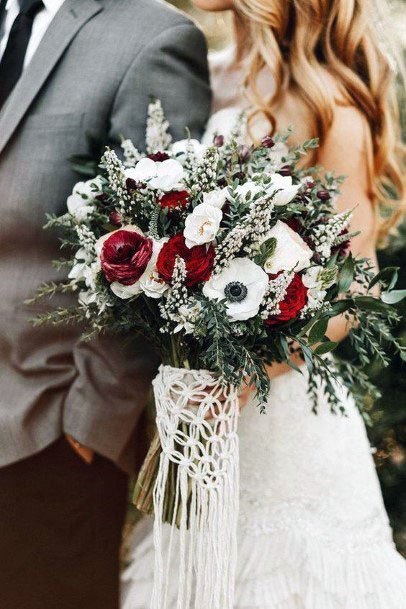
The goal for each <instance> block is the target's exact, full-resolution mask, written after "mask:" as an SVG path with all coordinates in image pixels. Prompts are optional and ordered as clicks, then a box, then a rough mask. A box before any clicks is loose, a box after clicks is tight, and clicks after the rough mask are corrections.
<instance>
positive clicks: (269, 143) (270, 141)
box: [261, 135, 275, 148]
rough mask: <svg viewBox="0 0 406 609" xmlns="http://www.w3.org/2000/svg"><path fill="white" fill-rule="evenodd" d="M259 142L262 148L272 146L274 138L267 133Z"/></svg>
mask: <svg viewBox="0 0 406 609" xmlns="http://www.w3.org/2000/svg"><path fill="white" fill-rule="evenodd" d="M261 144H262V147H263V148H273V147H274V146H275V140H274V139H273V138H272V137H271V136H270V135H267V136H265V137H264V138H263V140H262V142H261Z"/></svg>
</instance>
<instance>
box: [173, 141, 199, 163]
mask: <svg viewBox="0 0 406 609" xmlns="http://www.w3.org/2000/svg"><path fill="white" fill-rule="evenodd" d="M189 150H191V152H192V153H193V155H194V157H195V159H196V160H197V161H200V160H201V159H202V157H203V155H204V153H205V152H206V150H207V146H204V145H203V144H201V143H200V142H199V141H198V140H193V139H191V140H179V141H178V142H175V143H174V144H173V146H172V154H173V155H174V156H175V157H176V160H177V161H179V162H180V163H182V164H183V163H184V162H185V160H186V157H187V153H188V152H189Z"/></svg>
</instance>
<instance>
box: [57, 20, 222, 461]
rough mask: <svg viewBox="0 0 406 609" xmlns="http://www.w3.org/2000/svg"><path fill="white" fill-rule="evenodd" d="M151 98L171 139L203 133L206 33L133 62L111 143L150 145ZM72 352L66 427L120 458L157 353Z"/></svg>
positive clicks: (158, 45)
mask: <svg viewBox="0 0 406 609" xmlns="http://www.w3.org/2000/svg"><path fill="white" fill-rule="evenodd" d="M151 96H154V97H156V98H158V99H160V100H161V101H162V104H163V107H164V111H165V114H166V117H167V119H168V120H169V121H170V124H171V131H172V135H173V136H174V138H176V139H181V138H183V137H185V127H186V126H187V127H188V128H189V129H190V131H191V133H192V135H193V136H194V137H200V136H201V135H202V133H203V131H204V128H205V125H206V121H207V119H208V116H209V113H210V104H211V94H210V86H209V79H208V69H207V50H206V43H205V41H204V37H203V35H202V33H201V32H200V31H199V30H198V29H197V28H196V27H195V26H193V25H192V24H190V23H189V22H185V23H182V24H180V25H177V26H174V27H172V28H169V29H168V30H166V31H165V32H163V33H162V34H161V35H160V36H158V37H156V38H154V40H153V41H151V42H150V43H149V44H148V45H147V46H146V47H145V48H144V49H143V50H142V51H141V52H140V53H139V54H138V55H137V56H136V57H135V58H134V60H133V61H132V63H131V65H130V66H129V68H128V69H127V71H126V73H125V75H124V77H123V79H122V81H121V84H120V86H119V88H118V91H117V94H116V96H115V100H114V104H113V107H112V112H111V116H110V129H109V139H110V141H111V143H113V144H115V145H117V144H118V142H119V141H120V136H121V135H122V136H124V137H125V138H130V139H132V140H133V142H134V144H135V145H136V146H137V147H138V148H140V149H143V148H144V147H145V125H146V116H147V108H148V104H149V102H150V98H151ZM73 356H74V361H75V368H76V370H77V376H76V379H75V381H74V382H73V384H72V385H71V387H70V389H69V392H68V395H67V398H66V401H65V404H64V412H63V430H64V432H65V433H69V434H71V435H72V436H74V437H75V438H76V439H77V440H79V441H80V442H82V443H83V444H84V445H86V446H89V447H90V448H93V449H94V450H96V451H97V452H99V453H101V454H102V455H104V456H106V457H108V458H110V459H111V460H113V461H116V462H120V459H121V456H122V453H123V451H125V452H127V449H128V446H129V445H130V446H131V445H132V444H134V443H135V444H136V443H137V442H139V441H140V438H132V435H133V431H134V429H135V427H136V425H137V423H138V421H139V418H140V416H141V414H142V411H143V410H144V408H145V405H146V403H147V399H148V395H149V390H150V387H151V380H152V378H153V376H154V375H155V373H156V370H157V366H158V364H159V359H158V357H157V354H156V352H155V351H154V350H153V348H152V346H151V345H149V344H148V343H147V341H145V340H143V339H136V340H135V341H133V342H131V343H128V344H127V342H126V337H117V336H116V337H100V338H97V339H96V340H93V341H91V342H88V343H83V342H79V343H78V344H77V345H76V347H75V348H74V353H73ZM133 448H134V450H135V451H136V450H137V447H136V446H135V445H134V446H133ZM130 452H131V451H130ZM126 469H131V466H127V467H126Z"/></svg>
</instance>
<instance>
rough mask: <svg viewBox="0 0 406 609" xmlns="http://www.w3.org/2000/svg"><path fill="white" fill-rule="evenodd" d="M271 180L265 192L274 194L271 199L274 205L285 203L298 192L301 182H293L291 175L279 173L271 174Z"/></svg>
mask: <svg viewBox="0 0 406 609" xmlns="http://www.w3.org/2000/svg"><path fill="white" fill-rule="evenodd" d="M271 179H272V182H271V184H270V185H269V186H267V192H268V193H269V194H273V193H275V194H274V197H273V199H272V201H273V203H274V204H275V205H287V204H288V203H290V202H291V201H292V200H293V199H294V198H295V197H296V195H297V193H298V192H299V190H300V188H301V186H302V184H293V183H292V177H291V176H281V175H280V174H279V173H274V174H272V175H271Z"/></svg>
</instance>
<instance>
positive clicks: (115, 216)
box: [109, 210, 123, 226]
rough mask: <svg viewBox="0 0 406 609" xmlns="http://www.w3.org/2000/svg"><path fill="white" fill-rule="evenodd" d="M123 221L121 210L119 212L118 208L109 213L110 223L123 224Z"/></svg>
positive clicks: (114, 224)
mask: <svg viewBox="0 0 406 609" xmlns="http://www.w3.org/2000/svg"><path fill="white" fill-rule="evenodd" d="M122 221H123V218H122V217H121V214H120V212H118V211H117V210H114V211H112V212H110V214H109V222H110V224H112V225H113V226H121V224H122Z"/></svg>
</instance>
